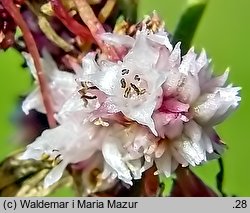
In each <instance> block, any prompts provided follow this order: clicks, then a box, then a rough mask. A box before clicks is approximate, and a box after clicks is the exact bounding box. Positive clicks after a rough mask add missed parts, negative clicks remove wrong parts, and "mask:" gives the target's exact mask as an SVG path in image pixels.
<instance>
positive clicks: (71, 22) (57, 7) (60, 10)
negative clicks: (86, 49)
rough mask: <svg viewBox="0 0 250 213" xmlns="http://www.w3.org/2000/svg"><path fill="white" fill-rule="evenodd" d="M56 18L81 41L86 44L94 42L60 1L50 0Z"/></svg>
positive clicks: (87, 30) (85, 29)
mask: <svg viewBox="0 0 250 213" xmlns="http://www.w3.org/2000/svg"><path fill="white" fill-rule="evenodd" d="M50 3H51V5H52V8H53V10H54V14H55V15H56V17H57V18H58V19H59V20H60V21H61V22H62V23H63V24H64V25H65V26H66V27H67V28H68V30H70V31H71V32H72V33H73V34H75V35H78V36H79V37H80V38H81V39H83V40H84V41H88V42H95V40H94V38H93V36H92V35H91V33H90V32H89V29H88V28H87V27H85V26H83V25H81V24H79V23H78V22H77V21H76V20H75V19H74V18H72V17H71V16H70V15H69V13H68V12H67V10H66V9H65V7H64V6H63V4H62V2H61V1H60V0H50Z"/></svg>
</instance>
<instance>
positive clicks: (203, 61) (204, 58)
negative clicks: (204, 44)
mask: <svg viewBox="0 0 250 213" xmlns="http://www.w3.org/2000/svg"><path fill="white" fill-rule="evenodd" d="M208 62H209V61H208V59H207V54H206V51H205V50H204V49H202V50H201V53H200V55H199V57H198V58H197V60H196V66H197V70H198V72H199V71H200V70H201V68H203V67H204V66H205V65H207V64H208Z"/></svg>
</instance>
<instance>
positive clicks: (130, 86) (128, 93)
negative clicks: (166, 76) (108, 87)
mask: <svg viewBox="0 0 250 213" xmlns="http://www.w3.org/2000/svg"><path fill="white" fill-rule="evenodd" d="M122 75H123V76H124V77H122V78H121V80H120V83H121V88H122V89H123V90H124V92H123V97H124V98H131V99H137V98H138V96H141V95H143V94H144V93H145V92H146V89H145V88H143V87H141V85H142V82H143V81H142V80H141V78H140V76H139V75H138V74H135V75H134V76H133V75H132V76H133V77H132V81H131V80H130V79H129V80H128V78H125V75H128V76H129V77H131V74H130V70H129V69H122Z"/></svg>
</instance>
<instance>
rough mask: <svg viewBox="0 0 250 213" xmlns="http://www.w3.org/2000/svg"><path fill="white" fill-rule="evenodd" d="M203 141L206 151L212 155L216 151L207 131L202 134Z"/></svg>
mask: <svg viewBox="0 0 250 213" xmlns="http://www.w3.org/2000/svg"><path fill="white" fill-rule="evenodd" d="M201 140H202V142H203V144H204V147H205V149H206V151H207V152H208V153H212V152H213V151H214V149H213V145H212V141H211V139H210V138H209V136H208V135H207V133H206V132H205V131H203V132H202V139H201Z"/></svg>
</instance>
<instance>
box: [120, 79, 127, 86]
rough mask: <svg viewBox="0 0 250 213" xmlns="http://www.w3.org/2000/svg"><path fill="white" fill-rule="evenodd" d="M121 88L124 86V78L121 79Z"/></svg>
mask: <svg viewBox="0 0 250 213" xmlns="http://www.w3.org/2000/svg"><path fill="white" fill-rule="evenodd" d="M121 88H126V81H125V79H124V78H122V79H121Z"/></svg>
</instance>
